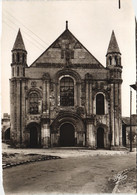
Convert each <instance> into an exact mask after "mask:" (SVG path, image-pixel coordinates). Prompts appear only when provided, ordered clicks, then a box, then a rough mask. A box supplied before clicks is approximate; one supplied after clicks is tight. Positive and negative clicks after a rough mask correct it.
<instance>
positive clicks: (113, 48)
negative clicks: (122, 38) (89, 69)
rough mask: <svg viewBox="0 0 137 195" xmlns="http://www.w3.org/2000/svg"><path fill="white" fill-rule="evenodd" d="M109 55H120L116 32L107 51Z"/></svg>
mask: <svg viewBox="0 0 137 195" xmlns="http://www.w3.org/2000/svg"><path fill="white" fill-rule="evenodd" d="M109 53H120V49H119V46H118V43H117V40H116V36H115V33H114V31H112V35H111V39H110V42H109V46H108V50H107V54H109Z"/></svg>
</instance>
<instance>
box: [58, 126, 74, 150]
mask: <svg viewBox="0 0 137 195" xmlns="http://www.w3.org/2000/svg"><path fill="white" fill-rule="evenodd" d="M74 145H75V128H74V126H73V125H72V124H71V123H68V122H66V123H63V124H62V125H61V126H60V146H64V147H65V146H66V147H67V146H74Z"/></svg>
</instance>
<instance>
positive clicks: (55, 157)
mask: <svg viewBox="0 0 137 195" xmlns="http://www.w3.org/2000/svg"><path fill="white" fill-rule="evenodd" d="M56 159H61V157H59V156H46V157H44V158H39V159H36V160H26V161H22V162H18V163H7V164H2V168H3V169H6V168H10V167H14V166H19V165H23V164H28V163H33V162H38V161H45V160H56Z"/></svg>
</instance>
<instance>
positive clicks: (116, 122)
mask: <svg viewBox="0 0 137 195" xmlns="http://www.w3.org/2000/svg"><path fill="white" fill-rule="evenodd" d="M114 99H115V102H114V111H115V118H114V121H115V145H116V146H119V109H118V83H115V88H114Z"/></svg>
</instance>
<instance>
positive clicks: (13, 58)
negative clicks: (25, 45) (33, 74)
mask: <svg viewBox="0 0 137 195" xmlns="http://www.w3.org/2000/svg"><path fill="white" fill-rule="evenodd" d="M14 62H15V56H14V53H13V54H12V63H14Z"/></svg>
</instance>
